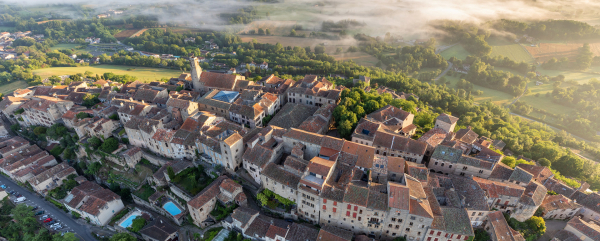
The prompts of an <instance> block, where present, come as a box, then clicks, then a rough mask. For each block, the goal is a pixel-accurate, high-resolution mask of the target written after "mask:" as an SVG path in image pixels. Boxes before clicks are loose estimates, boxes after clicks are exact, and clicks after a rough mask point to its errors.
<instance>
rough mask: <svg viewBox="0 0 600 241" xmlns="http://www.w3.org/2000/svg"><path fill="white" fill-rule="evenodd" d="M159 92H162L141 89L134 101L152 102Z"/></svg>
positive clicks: (136, 93)
mask: <svg viewBox="0 0 600 241" xmlns="http://www.w3.org/2000/svg"><path fill="white" fill-rule="evenodd" d="M159 92H160V91H158V90H148V89H139V90H138V91H136V92H135V95H134V96H133V99H134V100H138V101H145V102H152V101H154V99H155V98H156V96H157V95H158V93H159Z"/></svg>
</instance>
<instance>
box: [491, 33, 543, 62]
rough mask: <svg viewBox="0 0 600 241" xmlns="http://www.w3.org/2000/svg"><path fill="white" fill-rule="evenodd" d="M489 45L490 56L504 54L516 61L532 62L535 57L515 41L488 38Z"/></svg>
mask: <svg viewBox="0 0 600 241" xmlns="http://www.w3.org/2000/svg"><path fill="white" fill-rule="evenodd" d="M488 42H489V44H490V46H492V53H491V56H504V57H508V58H509V59H512V60H514V61H517V62H525V63H533V62H534V61H535V59H533V58H532V57H531V55H530V54H529V53H528V52H527V50H525V48H523V47H522V46H521V45H519V44H517V43H514V42H513V43H511V42H509V41H506V40H501V39H490V40H489V41H488Z"/></svg>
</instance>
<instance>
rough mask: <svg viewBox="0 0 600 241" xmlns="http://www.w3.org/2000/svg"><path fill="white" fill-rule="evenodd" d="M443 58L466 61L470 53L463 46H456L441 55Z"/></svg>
mask: <svg viewBox="0 0 600 241" xmlns="http://www.w3.org/2000/svg"><path fill="white" fill-rule="evenodd" d="M440 55H442V57H444V58H445V59H450V58H451V57H455V58H457V59H462V60H464V59H466V58H467V56H469V51H467V50H466V49H465V48H463V46H462V45H461V44H457V45H454V46H452V47H450V48H449V49H446V50H444V51H442V52H441V53H440Z"/></svg>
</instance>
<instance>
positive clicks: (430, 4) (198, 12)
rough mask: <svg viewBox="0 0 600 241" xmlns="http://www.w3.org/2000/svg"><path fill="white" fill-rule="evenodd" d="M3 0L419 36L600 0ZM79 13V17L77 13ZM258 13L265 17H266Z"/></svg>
mask: <svg viewBox="0 0 600 241" xmlns="http://www.w3.org/2000/svg"><path fill="white" fill-rule="evenodd" d="M4 2H5V3H13V4H27V5H38V4H39V5H47V4H85V5H86V6H89V7H92V8H94V9H96V10H98V11H102V10H108V9H115V8H128V9H135V11H136V12H137V13H145V14H151V15H155V16H157V17H159V19H160V20H161V21H162V22H178V23H186V24H188V25H191V26H203V27H204V28H213V29H219V28H223V27H224V25H225V24H227V21H226V19H224V18H221V17H219V15H220V14H223V13H225V14H226V13H232V12H236V11H237V10H238V9H240V8H247V7H250V6H257V7H259V9H260V7H264V8H268V9H273V11H272V12H270V18H271V19H272V20H276V21H290V20H291V21H298V22H299V23H300V24H303V25H308V26H311V24H313V25H314V26H319V25H320V23H321V22H322V21H324V20H333V21H338V20H345V19H352V20H356V21H359V22H361V23H365V24H366V25H367V26H368V30H369V31H371V32H372V34H382V33H385V32H392V33H394V34H409V33H411V34H421V33H425V32H431V29H430V28H427V27H426V26H427V25H428V23H429V22H430V21H433V20H438V19H451V20H461V21H469V22H482V21H487V20H492V19H499V18H510V19H519V20H528V19H549V18H550V19H560V18H565V16H566V15H569V14H571V13H573V12H575V11H578V10H579V11H584V12H585V13H595V12H597V10H598V9H600V2H599V1H595V0H426V1H423V0H370V1H363V0H328V1H315V0H285V1H281V2H279V3H261V2H256V1H243V0H224V1H221V0H220V1H209V0H196V1H194V0H175V1H164V0H143V1H142V0H121V1H114V2H112V1H99V0H27V1H22V0H5V1H4ZM74 17H76V16H74ZM259 17H262V18H264V17H265V16H264V15H261V16H259Z"/></svg>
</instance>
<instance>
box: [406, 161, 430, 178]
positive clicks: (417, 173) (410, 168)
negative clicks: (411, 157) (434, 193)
mask: <svg viewBox="0 0 600 241" xmlns="http://www.w3.org/2000/svg"><path fill="white" fill-rule="evenodd" d="M413 163H414V162H406V170H407V174H408V175H410V176H411V177H414V178H416V179H417V180H419V181H421V182H427V180H428V177H429V169H427V167H425V166H424V165H419V164H416V163H415V164H416V165H415V164H413Z"/></svg>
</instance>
